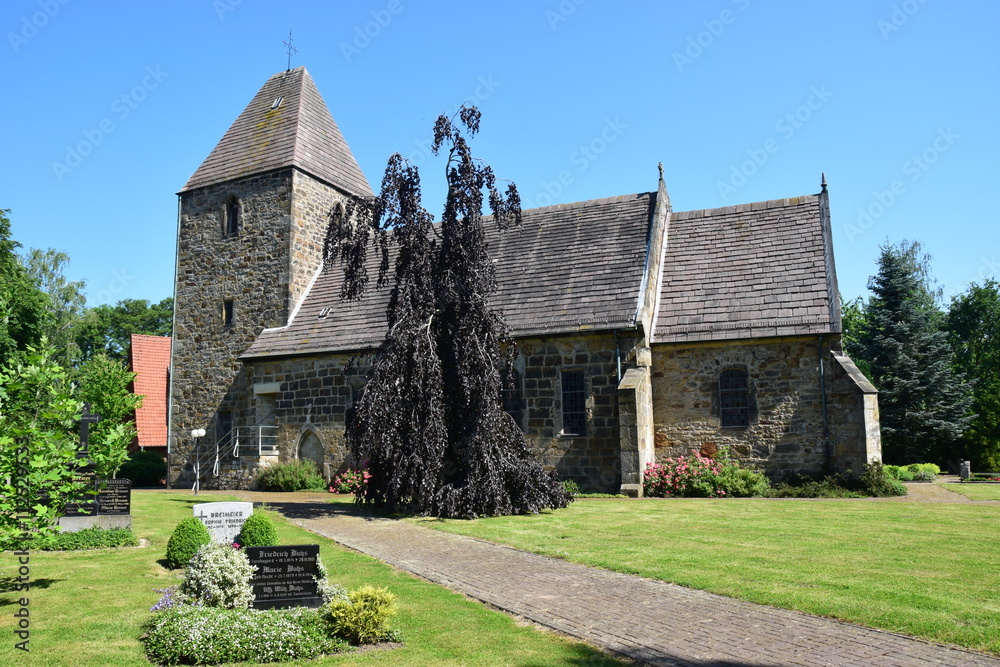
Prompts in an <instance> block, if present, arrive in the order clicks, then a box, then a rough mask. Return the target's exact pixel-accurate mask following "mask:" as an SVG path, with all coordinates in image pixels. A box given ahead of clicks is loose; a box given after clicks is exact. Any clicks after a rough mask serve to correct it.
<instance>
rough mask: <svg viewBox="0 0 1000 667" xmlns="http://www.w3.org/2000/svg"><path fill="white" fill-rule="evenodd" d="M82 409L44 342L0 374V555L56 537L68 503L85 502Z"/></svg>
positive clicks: (64, 372)
mask: <svg viewBox="0 0 1000 667" xmlns="http://www.w3.org/2000/svg"><path fill="white" fill-rule="evenodd" d="M80 407H81V405H80V401H78V400H77V399H76V397H75V396H74V391H73V386H72V384H71V383H70V382H69V380H68V378H67V375H66V371H65V370H63V368H62V367H61V366H59V365H58V364H57V363H56V362H55V361H54V360H53V359H52V354H51V352H50V351H49V349H48V346H47V344H46V341H44V340H43V342H42V345H41V346H40V347H39V348H28V349H27V350H26V352H25V354H24V355H23V358H22V359H19V360H17V361H15V362H14V363H12V364H10V365H8V366H7V367H6V368H3V369H2V370H0V549H11V548H13V549H17V548H21V547H22V546H23V545H24V543H25V540H27V539H28V538H30V536H31V535H32V534H34V535H35V536H44V535H46V534H50V533H53V532H55V530H56V529H55V528H54V524H55V520H56V518H57V517H58V516H60V515H61V514H62V512H63V509H64V507H65V505H66V503H67V502H74V501H77V500H80V499H81V498H82V497H83V493H84V488H83V485H82V484H80V483H78V482H76V481H74V480H75V477H76V475H77V471H78V469H79V467H80V465H81V463H82V461H81V459H78V458H77V456H76V455H77V452H78V443H79V441H78V439H77V436H76V434H75V426H76V422H77V421H78V419H79V416H80Z"/></svg>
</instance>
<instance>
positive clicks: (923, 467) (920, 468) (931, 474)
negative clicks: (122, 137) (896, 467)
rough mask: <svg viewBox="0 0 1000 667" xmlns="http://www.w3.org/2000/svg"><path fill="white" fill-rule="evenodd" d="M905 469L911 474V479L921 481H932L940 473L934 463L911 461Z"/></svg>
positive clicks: (939, 469)
mask: <svg viewBox="0 0 1000 667" xmlns="http://www.w3.org/2000/svg"><path fill="white" fill-rule="evenodd" d="M906 469H907V470H908V471H909V472H910V473H912V474H913V479H915V480H918V481H921V482H933V481H934V480H935V479H937V476H938V475H940V474H941V468H939V467H938V466H937V464H936V463H911V464H910V465H908V466H906Z"/></svg>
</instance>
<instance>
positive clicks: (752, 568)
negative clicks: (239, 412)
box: [412, 499, 1000, 654]
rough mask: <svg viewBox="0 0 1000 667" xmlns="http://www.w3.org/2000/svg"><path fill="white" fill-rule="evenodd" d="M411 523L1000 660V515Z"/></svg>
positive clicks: (731, 506) (870, 511)
mask: <svg viewBox="0 0 1000 667" xmlns="http://www.w3.org/2000/svg"><path fill="white" fill-rule="evenodd" d="M412 520H413V521H416V522H417V523H418V524H419V525H423V526H428V527H433V528H437V529H440V530H445V531H449V532H453V533H459V534H462V535H469V536H473V537H477V538H482V539H486V540H490V541H493V542H498V543H502V544H507V545H510V546H514V547H517V548H520V549H526V550H529V551H534V552H537V553H541V554H546V555H549V556H556V557H559V558H565V559H567V560H571V561H575V562H579V563H585V564H587V565H593V566H597V567H603V568H607V569H610V570H617V571H619V572H625V573H629V574H639V575H642V576H645V577H651V578H654V579H661V580H664V581H670V582H675V583H677V584H681V585H683V586H689V587H692V588H700V589H704V590H708V591H712V592H714V593H719V594H722V595H727V596H730V597H735V598H740V599H743V600H750V601H753V602H758V603H762V604H768V605H774V606H777V607H785V608H788V609H798V610H801V611H805V612H809V613H813V614H819V615H823V616H830V617H834V618H839V619H844V620H848V621H853V622H856V623H861V624H863V625H868V626H871V627H875V628H882V629H885V630H890V631H894V632H900V633H904V634H908V635H913V636H917V637H923V638H926V639H931V640H935V641H940V642H946V643H952V644H958V645H961V646H965V647H969V648H974V649H979V650H983V651H989V652H992V653H996V654H1000V558H998V557H997V555H998V554H1000V505H997V506H996V507H993V506H983V505H958V504H930V503H927V504H921V503H907V502H880V501H871V500H824V501H813V500H761V499H718V500H707V499H704V500H703V499H669V500H663V499H641V500H629V499H623V500H617V499H613V500H604V499H592V500H587V499H584V500H578V501H577V502H574V503H573V504H572V505H570V507H568V508H567V509H565V510H559V511H556V512H546V513H543V514H539V515H535V516H516V517H500V518H490V519H479V520H476V521H457V520H447V521H440V520H435V519H412Z"/></svg>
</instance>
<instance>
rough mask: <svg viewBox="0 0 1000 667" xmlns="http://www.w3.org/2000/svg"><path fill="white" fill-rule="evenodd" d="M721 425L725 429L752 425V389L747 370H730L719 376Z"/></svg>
mask: <svg viewBox="0 0 1000 667" xmlns="http://www.w3.org/2000/svg"><path fill="white" fill-rule="evenodd" d="M719 425H720V426H722V427H723V428H727V427H728V428H740V427H746V426H749V425H750V387H749V379H748V377H747V372H746V371H745V370H742V369H740V368H729V369H727V370H724V371H722V373H721V374H719Z"/></svg>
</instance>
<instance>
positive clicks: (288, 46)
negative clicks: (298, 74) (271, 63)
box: [281, 28, 299, 71]
mask: <svg viewBox="0 0 1000 667" xmlns="http://www.w3.org/2000/svg"><path fill="white" fill-rule="evenodd" d="M281 43H282V44H284V45H285V49H286V51H287V52H288V68H287V69H286V71H287V70H290V69H292V54H293V53H298V52H299V50H298V49H297V48H295V47H294V46H292V29H291V28H289V29H288V39H287V40H284V41H282V42H281Z"/></svg>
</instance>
